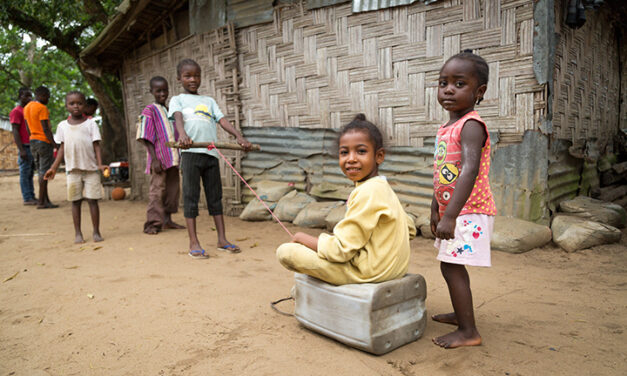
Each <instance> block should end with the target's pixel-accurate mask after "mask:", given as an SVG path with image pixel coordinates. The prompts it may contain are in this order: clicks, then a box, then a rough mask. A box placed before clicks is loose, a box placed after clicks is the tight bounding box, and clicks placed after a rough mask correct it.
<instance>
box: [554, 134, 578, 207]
mask: <svg viewBox="0 0 627 376" xmlns="http://www.w3.org/2000/svg"><path fill="white" fill-rule="evenodd" d="M569 146H570V143H569V142H567V141H562V140H554V141H553V143H552V145H551V153H550V158H549V170H548V181H547V185H548V189H549V197H548V205H549V209H551V211H552V212H555V211H556V209H557V207H558V206H559V204H560V202H562V201H565V200H570V199H571V198H574V197H575V196H577V194H578V193H579V183H580V181H581V171H582V166H583V162H582V160H581V159H577V158H575V157H573V156H571V155H570V154H569V153H568V147H569Z"/></svg>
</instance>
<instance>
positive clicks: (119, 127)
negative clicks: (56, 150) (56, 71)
mask: <svg viewBox="0 0 627 376" xmlns="http://www.w3.org/2000/svg"><path fill="white" fill-rule="evenodd" d="M78 65H79V69H80V70H81V73H82V74H83V76H84V77H85V79H86V80H87V83H89V86H90V87H91V89H92V90H93V92H94V95H95V96H96V98H97V99H98V102H99V104H100V110H101V113H102V140H103V141H102V144H101V147H102V159H103V163H110V162H113V161H118V160H120V159H124V158H128V144H127V139H126V129H125V126H124V125H125V123H126V122H125V120H124V113H123V112H122V111H121V110H120V107H119V106H118V104H117V103H115V102H114V101H113V99H112V98H111V96H110V93H112V92H116V91H119V87H117V86H116V81H109V82H106V81H105V80H103V79H102V78H100V77H97V76H95V75H93V74H91V73H88V72H86V70H85V69H83V67H81V66H80V64H78ZM117 82H118V83H119V81H117ZM114 86H115V87H114Z"/></svg>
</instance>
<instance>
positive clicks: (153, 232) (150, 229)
mask: <svg viewBox="0 0 627 376" xmlns="http://www.w3.org/2000/svg"><path fill="white" fill-rule="evenodd" d="M158 233H159V229H157V228H156V227H148V228H147V229H145V230H144V234H148V235H157V234H158Z"/></svg>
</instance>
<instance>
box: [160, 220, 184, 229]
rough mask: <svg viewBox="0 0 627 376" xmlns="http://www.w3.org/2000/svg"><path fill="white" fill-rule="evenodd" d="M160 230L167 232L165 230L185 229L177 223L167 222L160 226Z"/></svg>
mask: <svg viewBox="0 0 627 376" xmlns="http://www.w3.org/2000/svg"><path fill="white" fill-rule="evenodd" d="M161 228H162V229H164V230H167V229H171V230H182V229H184V228H185V226H182V225H179V224H178V223H175V222H173V221H169V222H166V223H164V224H163V226H161Z"/></svg>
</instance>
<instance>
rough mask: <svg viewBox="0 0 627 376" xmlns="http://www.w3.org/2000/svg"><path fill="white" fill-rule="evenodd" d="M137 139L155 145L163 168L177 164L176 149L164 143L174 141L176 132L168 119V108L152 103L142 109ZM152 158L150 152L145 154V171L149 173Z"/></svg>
mask: <svg viewBox="0 0 627 376" xmlns="http://www.w3.org/2000/svg"><path fill="white" fill-rule="evenodd" d="M135 138H136V139H137V140H140V139H143V140H146V141H148V142H150V143H152V144H153V145H154V146H155V155H156V157H157V159H158V160H159V162H161V165H162V166H163V168H164V169H166V170H167V169H168V168H170V167H172V166H178V165H179V158H180V154H179V151H178V149H172V148H169V147H167V146H166V145H165V143H166V142H173V141H176V139H177V138H178V132H176V129H175V128H174V126H173V124H172V123H171V122H170V120H169V119H168V109H167V108H165V107H164V106H162V105H160V104H158V103H153V104H150V105H148V106H146V108H144V110H143V111H142V113H141V115H140V116H139V124H138V126H137V136H136V137H135ZM151 165H152V158H151V157H150V153H147V156H146V173H147V174H150V167H151Z"/></svg>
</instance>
